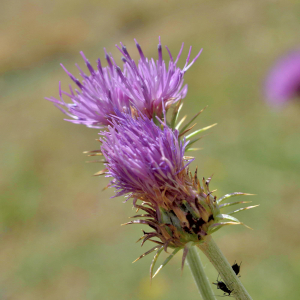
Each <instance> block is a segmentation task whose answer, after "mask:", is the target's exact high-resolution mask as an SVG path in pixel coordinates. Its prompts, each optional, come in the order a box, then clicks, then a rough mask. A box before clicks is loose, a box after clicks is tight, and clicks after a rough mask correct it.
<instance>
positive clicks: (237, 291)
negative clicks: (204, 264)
mask: <svg viewBox="0 0 300 300" xmlns="http://www.w3.org/2000/svg"><path fill="white" fill-rule="evenodd" d="M198 247H199V248H200V249H201V250H202V251H203V252H204V254H205V255H206V256H207V258H208V259H209V260H210V262H211V263H212V264H213V266H214V267H215V268H216V270H217V271H218V272H219V273H220V276H221V277H222V279H223V280H224V282H225V284H226V286H227V288H228V289H229V290H231V291H232V296H233V297H234V298H235V299H238V300H252V298H251V297H250V295H249V294H248V292H247V291H246V290H245V288H244V286H243V285H242V283H241V281H240V280H239V278H238V276H236V274H235V273H234V271H233V270H232V267H231V265H230V264H229V263H228V261H227V259H226V258H225V256H224V255H223V253H222V252H221V250H220V249H219V247H218V246H217V244H216V243H215V242H214V240H213V239H212V237H211V236H208V237H207V239H206V240H205V242H204V243H202V244H199V245H198Z"/></svg>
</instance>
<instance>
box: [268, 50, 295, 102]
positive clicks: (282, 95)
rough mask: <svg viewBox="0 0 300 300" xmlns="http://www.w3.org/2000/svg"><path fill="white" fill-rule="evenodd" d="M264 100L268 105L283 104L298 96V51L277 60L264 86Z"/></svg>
mask: <svg viewBox="0 0 300 300" xmlns="http://www.w3.org/2000/svg"><path fill="white" fill-rule="evenodd" d="M265 94H266V99H267V101H268V102H269V103H270V104H283V103H285V102H287V101H289V100H291V99H292V98H294V97H296V96H300V50H298V51H293V52H290V53H288V54H286V55H285V56H283V57H282V58H280V59H279V60H278V62H277V63H276V64H275V65H274V66H273V68H272V69H271V71H270V73H269V75H268V77H267V79H266V84H265Z"/></svg>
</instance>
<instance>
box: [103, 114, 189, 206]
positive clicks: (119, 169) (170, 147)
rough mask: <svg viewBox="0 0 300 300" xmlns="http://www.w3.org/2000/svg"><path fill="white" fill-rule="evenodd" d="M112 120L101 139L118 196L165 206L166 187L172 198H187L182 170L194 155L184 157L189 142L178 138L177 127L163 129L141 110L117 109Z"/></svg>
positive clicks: (109, 173) (108, 174)
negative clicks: (130, 112)
mask: <svg viewBox="0 0 300 300" xmlns="http://www.w3.org/2000/svg"><path fill="white" fill-rule="evenodd" d="M111 123H112V124H111V125H109V126H108V131H103V132H101V133H100V134H101V135H102V136H103V137H102V138H101V139H100V141H101V142H102V146H101V151H102V154H103V155H104V157H105V160H106V162H107V163H106V167H107V169H108V172H107V177H113V180H112V182H111V186H113V187H115V189H116V191H117V193H116V196H121V195H124V194H126V195H128V197H129V198H130V197H132V198H134V199H145V201H147V202H149V203H151V204H152V205H154V206H162V207H164V208H168V207H167V203H164V201H165V196H166V195H165V194H166V191H167V193H168V195H169V196H170V195H171V198H174V199H176V198H178V195H180V196H181V197H183V198H187V196H188V194H189V191H188V190H187V188H186V186H185V180H184V175H183V173H186V172H185V171H184V169H185V168H186V167H187V165H188V164H189V163H190V162H191V161H193V160H194V159H193V158H191V157H190V158H185V156H184V151H185V147H186V146H187V144H188V142H184V143H182V142H181V141H179V137H178V135H179V133H178V131H177V130H175V131H174V132H173V131H172V129H171V128H169V127H167V126H164V128H163V129H161V128H160V127H159V126H157V125H155V123H154V121H153V120H150V119H148V118H147V117H146V116H144V115H141V114H139V116H138V117H137V118H132V117H131V116H130V115H128V114H123V113H118V112H117V115H116V116H114V117H112V119H111ZM186 161H187V162H186Z"/></svg>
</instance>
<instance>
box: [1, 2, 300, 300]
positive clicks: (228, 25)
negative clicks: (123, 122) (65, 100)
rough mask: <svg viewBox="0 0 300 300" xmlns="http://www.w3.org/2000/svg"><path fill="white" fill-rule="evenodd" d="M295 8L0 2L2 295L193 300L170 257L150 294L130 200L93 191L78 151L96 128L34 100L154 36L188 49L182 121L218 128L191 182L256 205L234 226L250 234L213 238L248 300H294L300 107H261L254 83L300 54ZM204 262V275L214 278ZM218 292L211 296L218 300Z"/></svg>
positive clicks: (148, 44)
mask: <svg viewBox="0 0 300 300" xmlns="http://www.w3.org/2000/svg"><path fill="white" fill-rule="evenodd" d="M299 20H300V7H299V3H298V1H283V0H281V1H275V0H274V1H272V0H268V1H267V0H264V1H262V0H253V1H240V0H227V1H217V0H211V1H204V0H203V1H199V0H198V1H194V0H186V1H184V2H182V1H179V0H165V1H161V0H160V1H157V0H156V1H153V0H152V1H148V0H147V1H133V0H128V1H120V0H119V1H110V2H108V1H95V0H86V1H80V0H72V1H70V0H60V1H58V0H55V1H45V0H43V1H41V0H39V1H37V0H36V1H27V0H25V1H24V0H23V1H20V0H19V1H15V0H12V1H5V2H2V3H1V10H0V22H1V23H0V24H1V27H0V45H1V47H0V73H1V74H0V76H1V77H0V89H1V94H0V105H1V108H0V114H1V117H0V133H1V137H2V138H1V146H2V147H1V149H0V155H1V157H2V160H1V161H2V165H1V173H0V187H1V192H2V193H1V199H0V229H1V232H0V233H1V236H0V238H1V242H0V245H1V246H0V299H10V300H40V299H45V300H50V299H51V300H52V299H64V300H65V299H72V300H77V299H78V300H79V299H80V300H82V299H87V300H94V299H95V300H96V299H106V300H114V299H122V300H127V299H128V300H129V299H132V300H137V299H145V300H147V299H151V300H155V299H164V300H168V299H199V297H198V294H197V290H196V287H195V285H194V282H193V280H192V278H191V275H190V272H189V270H188V268H186V269H185V270H184V273H183V276H181V272H180V255H178V257H176V258H175V259H174V260H173V261H172V262H171V263H170V264H169V265H168V266H167V267H166V268H165V269H164V270H163V271H162V272H161V273H160V275H159V276H158V277H157V278H155V279H154V280H153V282H152V285H151V286H150V280H149V278H148V270H149V265H150V261H151V258H150V257H148V258H145V259H143V260H141V261H139V262H137V263H135V264H133V265H132V263H131V262H132V261H133V260H134V259H135V258H136V257H138V256H139V255H140V254H141V253H142V252H143V251H144V252H145V251H146V249H147V247H148V248H150V245H149V244H148V246H147V245H145V246H144V249H141V248H140V247H139V245H138V244H135V241H136V240H137V239H138V238H139V237H140V234H141V229H142V227H138V226H136V227H134V226H133V227H130V226H128V227H120V224H121V223H124V222H126V221H127V218H128V216H130V215H132V213H133V212H132V209H131V206H130V204H129V203H127V204H122V199H110V196H112V191H110V190H108V191H105V192H103V191H102V188H103V187H104V186H105V185H106V184H107V181H105V180H103V178H101V179H99V178H94V177H92V176H91V174H93V173H94V172H96V171H97V170H99V166H98V165H95V164H86V163H85V160H86V157H85V156H84V155H83V154H82V152H83V151H84V150H92V149H96V148H97V147H98V144H97V142H95V141H94V140H95V138H97V130H93V129H88V128H85V127H84V126H80V125H73V124H71V123H68V122H65V121H63V118H64V115H63V114H62V113H60V111H58V110H57V109H56V108H55V107H53V105H52V104H51V103H49V102H47V101H45V100H43V98H44V97H49V96H58V81H59V80H61V81H62V84H63V86H64V87H65V88H67V85H68V84H69V82H70V81H69V79H68V77H67V75H66V74H65V73H64V72H63V70H62V69H61V68H60V66H59V63H63V64H64V65H65V66H66V67H67V68H68V69H69V70H70V71H71V72H74V73H75V74H76V68H75V66H74V64H75V62H78V63H79V64H80V65H81V66H84V64H83V62H82V59H81V57H80V55H79V51H81V50H83V51H84V52H85V54H86V56H87V57H88V58H89V59H90V61H91V62H95V60H96V58H97V57H100V58H104V52H103V47H106V48H107V50H108V51H110V52H112V53H113V55H114V56H115V57H116V58H119V57H120V55H119V54H118V53H117V50H116V49H115V47H114V45H115V44H116V43H118V42H120V41H122V42H123V43H125V44H126V45H127V46H128V49H129V51H130V53H135V57H137V53H136V52H137V51H136V50H135V49H134V42H133V38H137V40H138V41H139V43H140V44H141V45H142V48H143V50H144V52H145V53H146V55H147V56H148V57H149V56H154V57H156V55H157V54H156V46H157V43H158V36H159V35H160V36H161V37H162V43H163V45H168V46H169V48H170V49H171V51H172V53H174V54H175V53H177V51H178V50H179V48H180V45H181V42H183V41H184V42H185V45H186V47H185V52H184V55H183V56H182V60H181V66H183V65H184V57H185V55H186V53H187V51H188V46H189V45H193V54H194V55H195V54H196V53H197V52H198V50H199V49H200V48H202V47H203V48H204V51H203V53H202V54H201V56H200V58H199V60H198V61H197V63H196V64H195V65H194V66H193V67H192V68H191V69H190V70H189V71H188V73H187V74H186V78H185V79H186V82H187V83H188V84H189V93H188V96H187V98H186V99H185V107H184V112H185V113H188V114H189V115H191V114H193V113H194V112H195V111H197V110H199V109H201V108H203V107H204V106H206V105H209V107H208V109H206V111H205V113H203V114H202V116H201V118H200V120H199V125H201V126H206V125H208V124H212V123H215V122H218V124H219V125H218V126H217V127H215V128H214V129H213V130H211V134H210V135H209V136H207V137H206V138H205V139H203V140H202V141H201V143H199V146H200V147H203V150H202V151H200V152H199V153H198V154H197V162H196V163H195V164H194V165H193V166H194V167H195V166H196V165H197V164H198V166H199V170H200V171H199V172H200V174H201V175H203V176H206V177H207V176H209V175H211V174H212V173H214V177H213V180H212V183H211V185H212V188H217V189H218V192H217V195H218V196H221V195H222V194H224V193H228V192H234V191H243V192H249V193H254V194H257V196H255V197H252V200H253V201H254V204H260V207H259V208H257V209H255V210H253V211H248V212H245V213H242V214H241V215H240V216H239V218H240V219H241V220H242V221H244V222H245V223H246V224H248V225H249V226H251V227H252V228H254V231H250V230H248V229H245V228H237V227H235V228H224V229H223V230H220V231H219V232H218V233H217V234H216V235H215V240H216V242H217V243H218V244H219V246H220V248H221V249H222V250H223V251H224V253H225V255H226V256H227V258H228V259H229V261H230V262H232V263H233V261H234V260H237V261H238V262H240V261H243V264H242V269H241V275H242V278H241V279H242V281H243V283H244V284H245V286H246V288H247V289H248V291H249V293H250V294H251V295H252V297H253V299H264V300H268V299H272V300H274V299H290V300H293V299H298V298H299V293H300V287H299V284H298V282H299V276H300V254H299V253H300V251H299V250H300V237H299V226H300V218H299V209H300V202H299V192H300V190H299V181H300V174H299V167H300V153H299V149H300V138H299V136H300V126H299V125H300V118H299V114H300V104H299V103H297V102H296V101H295V102H291V103H289V104H288V105H287V106H286V107H284V108H283V109H280V110H274V109H272V108H270V107H268V106H267V105H266V104H265V103H264V99H263V96H262V86H263V80H264V76H265V75H266V72H267V70H268V68H269V67H270V66H271V65H272V63H273V61H274V60H275V59H276V58H277V57H278V56H280V55H281V54H282V53H284V52H285V51H286V50H289V49H291V48H293V47H296V46H299V26H300V21H299ZM203 259H204V264H205V266H206V269H207V272H208V275H209V279H210V280H211V281H214V280H215V279H216V278H217V274H216V272H215V271H214V270H213V268H212V266H211V265H210V264H209V262H207V261H206V260H205V258H203ZM216 294H221V293H219V291H218V292H217V291H216Z"/></svg>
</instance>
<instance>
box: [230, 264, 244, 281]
mask: <svg viewBox="0 0 300 300" xmlns="http://www.w3.org/2000/svg"><path fill="white" fill-rule="evenodd" d="M241 264H242V262H241V263H240V264H239V265H238V264H237V263H236V261H234V264H233V265H232V266H231V268H232V270H233V271H234V273H235V275H237V276H238V274H239V273H240V268H241ZM239 277H241V276H239Z"/></svg>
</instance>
